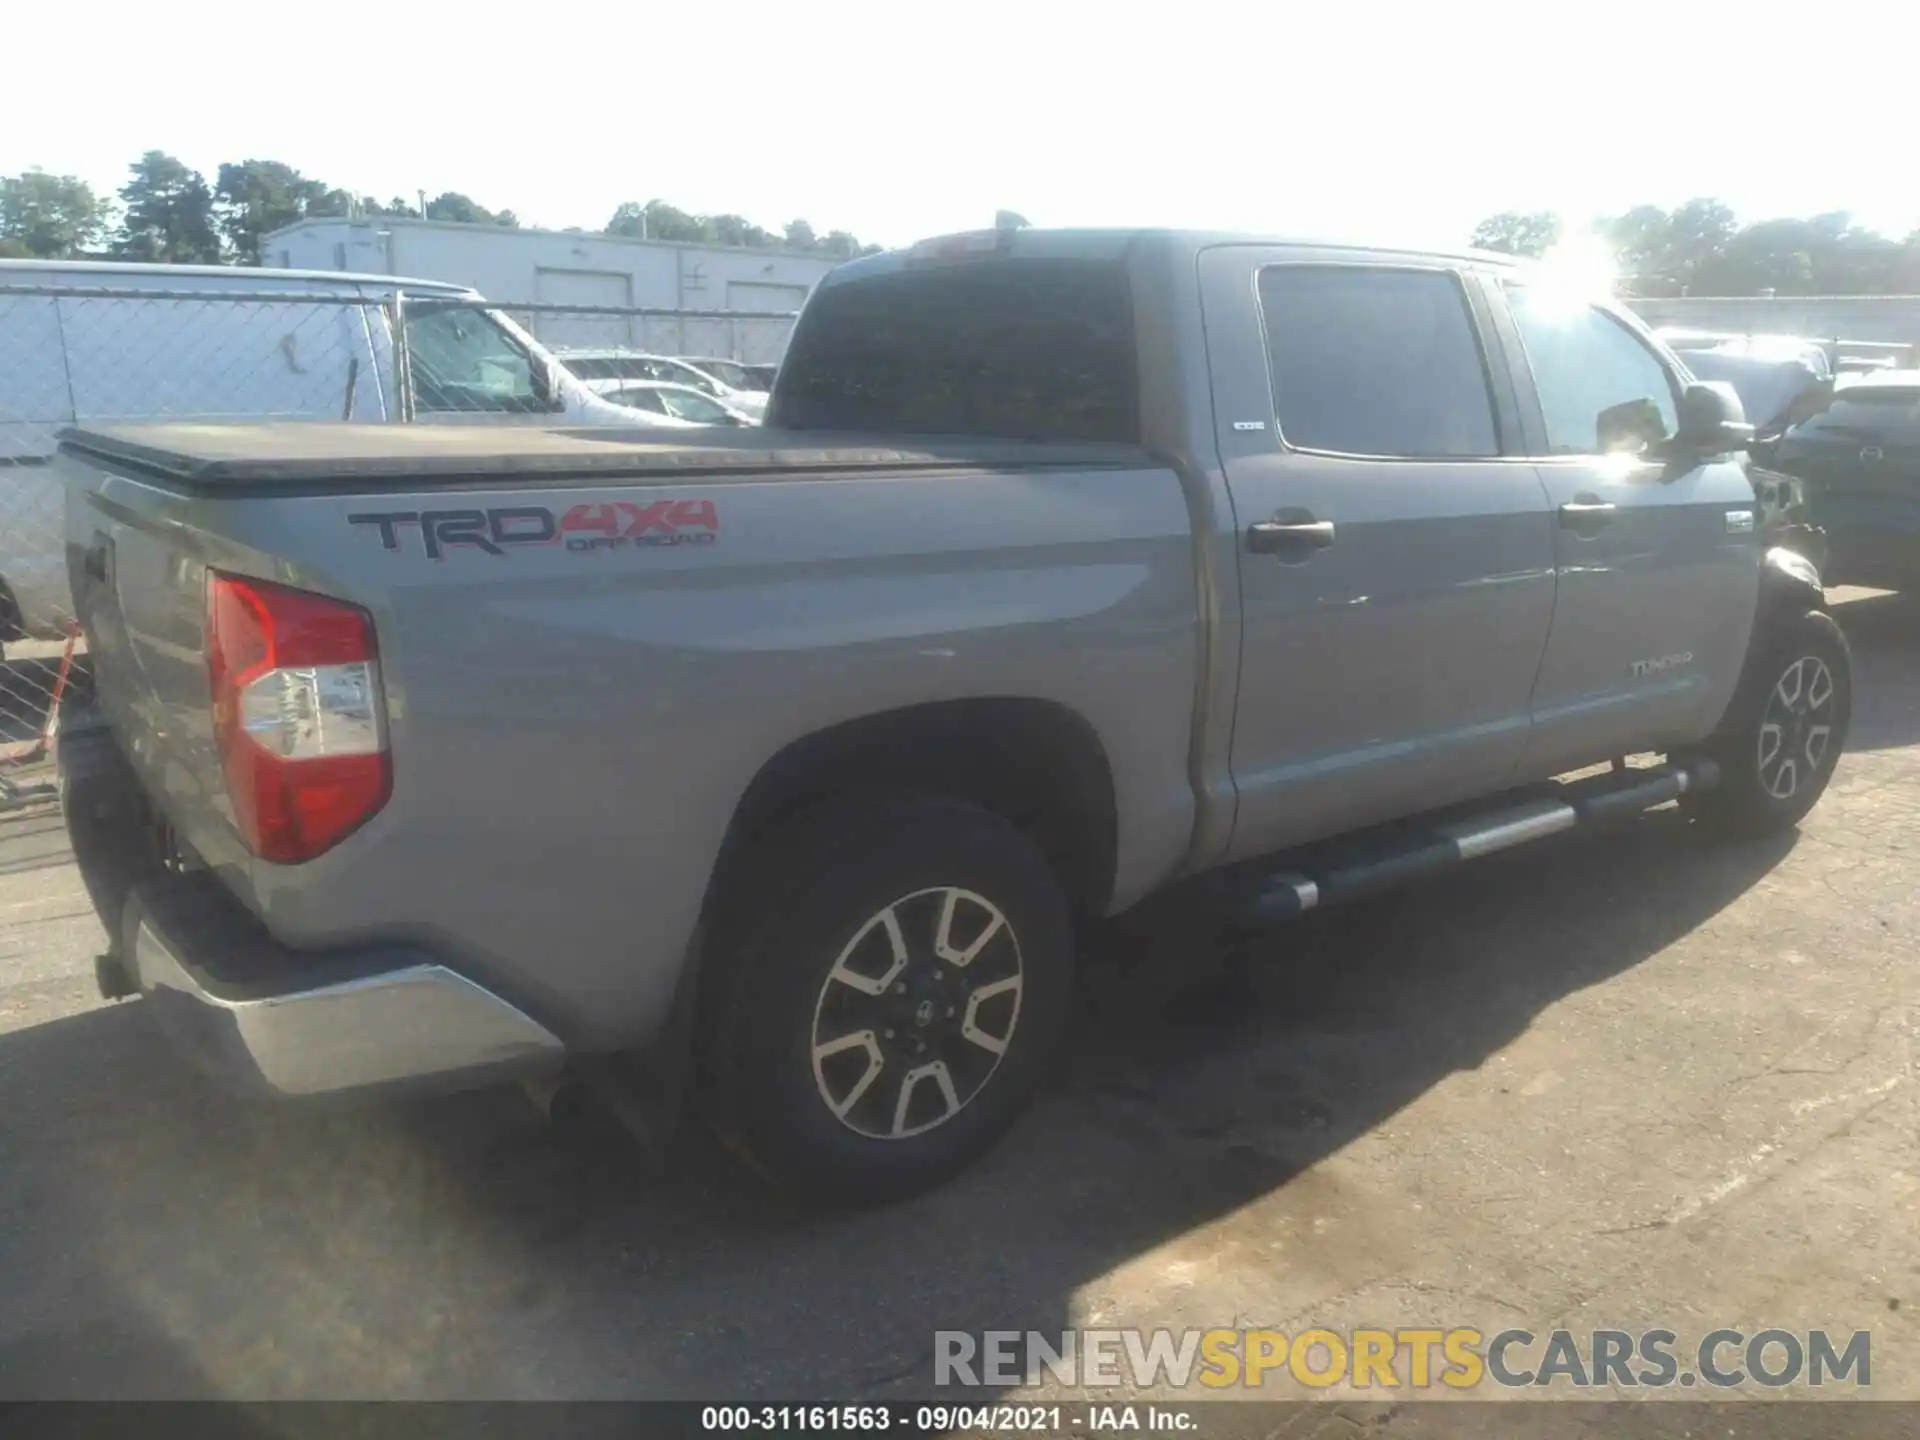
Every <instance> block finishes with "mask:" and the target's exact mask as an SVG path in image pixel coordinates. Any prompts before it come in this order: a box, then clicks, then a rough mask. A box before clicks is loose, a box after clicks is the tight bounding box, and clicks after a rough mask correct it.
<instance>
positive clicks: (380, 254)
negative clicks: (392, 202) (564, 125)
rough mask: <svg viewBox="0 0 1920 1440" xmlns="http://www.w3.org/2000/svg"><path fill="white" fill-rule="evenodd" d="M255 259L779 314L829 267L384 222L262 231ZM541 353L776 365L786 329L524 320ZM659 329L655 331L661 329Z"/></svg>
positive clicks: (565, 296) (567, 235)
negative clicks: (608, 351) (639, 353)
mask: <svg viewBox="0 0 1920 1440" xmlns="http://www.w3.org/2000/svg"><path fill="white" fill-rule="evenodd" d="M260 258H261V263H262V264H265V265H273V266H281V267H285V268H291V269H299V270H350V271H355V272H359V273H362V274H375V275H406V276H412V277H415V278H418V279H422V280H446V281H451V282H453V283H455V284H460V285H470V286H472V287H473V288H474V289H476V290H478V291H479V292H480V293H481V294H483V295H485V296H486V297H487V298H488V299H490V300H498V301H501V302H502V304H503V306H504V307H505V308H507V309H513V308H514V306H515V305H516V304H528V303H532V304H536V305H561V306H566V305H578V306H618V307H625V308H635V309H650V310H670V311H707V312H712V311H730V310H731V311H745V312H756V313H759V314H765V313H766V312H769V311H777V312H782V313H785V314H790V313H791V312H793V311H796V310H798V309H799V308H800V305H801V302H803V301H804V300H805V299H806V298H807V294H808V292H809V291H810V290H812V289H813V286H814V284H815V282H816V281H818V280H819V279H820V277H821V276H822V275H824V274H826V273H827V271H829V270H830V269H832V268H833V266H834V263H835V262H834V261H832V260H827V259H822V258H820V257H818V256H813V255H793V254H787V253H785V252H783V251H778V250H739V249H729V248H725V247H721V246H712V245H680V244H674V243H672V242H668V241H658V240H628V239H624V238H622V237H618V236H612V235H595V234H587V233H584V232H581V231H574V230H509V229H504V228H502V227H500V226H496V225H456V224H449V223H445V222H442V221H435V220H396V219H389V218H386V217H380V218H361V219H324V220H303V221H301V222H299V223H298V224H294V225H288V226H286V227H285V228H283V229H280V230H275V231H272V232H271V233H270V234H268V235H266V236H265V237H264V238H263V239H262V241H261V244H260ZM528 318H529V320H530V323H531V326H532V328H533V330H534V332H535V333H536V334H538V335H539V336H540V338H541V339H542V340H543V341H545V342H547V343H548V344H550V345H635V346H640V347H642V348H647V349H671V350H673V351H675V352H677V353H681V354H727V355H733V356H736V357H737V358H740V359H743V360H772V359H777V358H778V357H779V355H780V352H781V351H782V350H783V349H785V347H786V337H787V331H788V330H789V329H790V328H791V322H790V321H784V320H747V319H742V320H737V321H734V320H726V319H709V320H700V319H692V318H689V319H686V320H684V321H679V322H671V321H669V322H664V323H663V322H661V321H659V320H651V321H649V320H644V319H643V318H642V317H638V316H632V317H629V316H622V315H593V314H571V315H569V314H564V313H554V312H547V313H539V312H535V313H532V314H531V315H530V316H529V317H528ZM663 331H664V333H663Z"/></svg>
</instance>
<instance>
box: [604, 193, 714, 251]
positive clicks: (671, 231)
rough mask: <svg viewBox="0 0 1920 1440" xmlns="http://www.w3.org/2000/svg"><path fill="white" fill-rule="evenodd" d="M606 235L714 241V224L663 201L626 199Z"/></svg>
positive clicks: (684, 241)
mask: <svg viewBox="0 0 1920 1440" xmlns="http://www.w3.org/2000/svg"><path fill="white" fill-rule="evenodd" d="M607 234H609V235H625V236H627V237H629V238H630V239H635V240H677V241H679V242H680V243H682V244H686V245H707V244H711V243H712V242H713V226H712V223H711V222H710V221H709V220H708V219H707V217H706V216H704V215H689V214H688V213H687V212H686V211H684V210H682V209H680V208H678V207H677V206H673V205H669V204H667V202H666V201H664V200H649V201H647V203H646V204H644V205H637V204H635V203H634V202H633V201H631V200H629V201H627V203H626V204H624V205H622V206H621V207H620V208H619V209H618V210H615V211H614V212H613V218H612V219H611V220H609V221H608V222H607Z"/></svg>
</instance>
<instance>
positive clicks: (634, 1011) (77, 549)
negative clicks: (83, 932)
mask: <svg viewBox="0 0 1920 1440" xmlns="http://www.w3.org/2000/svg"><path fill="white" fill-rule="evenodd" d="M1750 438H1751V430H1750V428H1749V427H1747V426H1746V425H1745V424H1744V423H1743V418H1742V415H1741V412H1740V408H1739V402H1738V400H1737V398H1736V397H1734V396H1733V395H1732V394H1731V392H1729V391H1727V390H1724V389H1721V388H1718V387H1716V386H1714V385H1711V384H1702V383H1697V382H1693V381H1692V380H1691V379H1690V377H1688V376H1687V373H1686V372H1685V370H1684V369H1683V368H1682V367H1681V366H1680V365H1679V364H1678V363H1677V362H1676V361H1675V359H1674V357H1673V356H1672V355H1671V354H1670V353H1669V352H1668V351H1667V350H1665V349H1664V348H1663V347H1662V346H1661V345H1660V344H1659V343H1658V342H1657V341H1655V340H1654V339H1653V338H1652V336H1651V335H1650V334H1649V333H1648V331H1647V330H1646V329H1645V328H1644V327H1643V326H1641V325H1640V324H1639V323H1638V322H1637V321H1636V320H1635V319H1634V318H1633V317H1632V316H1631V315H1629V314H1627V313H1625V312H1624V311H1622V310H1621V309H1619V308H1618V307H1616V306H1614V305H1612V304H1610V303H1607V302H1605V301H1595V300H1593V299H1591V298H1589V297H1588V296H1585V295H1583V294H1581V293H1579V292H1577V291H1570V290H1568V289H1566V288H1565V287H1563V286H1561V285H1560V284H1558V283H1557V282H1556V280H1555V279H1554V277H1553V276H1552V275H1551V274H1550V273H1548V272H1543V271H1530V270H1527V269H1523V268H1518V267H1516V266H1513V265H1511V264H1509V263H1507V262H1506V261H1504V260H1502V259H1500V258H1498V257H1492V256H1484V255H1477V254H1429V253H1411V252H1398V251H1386V250H1373V249H1361V248H1342V247H1327V246H1322V245H1307V244H1297V243H1289V242H1285V241H1279V240H1266V239H1257V238H1245V237H1236V236H1227V235H1208V234H1191V233H1172V232H1157V231H1156V232H1128V233H1116V232H1071V231H1044V230H1029V229H1017V230H1004V231H994V232H990V233H985V234H968V235H960V236H954V237H945V238H941V239H938V240H933V241H927V242H922V243H921V244H919V245H917V246H915V247H913V248H911V249H908V250H905V251H899V252H893V253H889V254H886V255H879V256H875V257H872V258H868V259H863V260H859V261H856V262H854V263H851V264H848V265H845V266H842V267H841V268H839V269H837V270H835V271H834V272H833V273H832V274H831V275H830V276H829V277H828V278H827V279H826V280H825V281H824V282H823V283H822V284H821V285H820V287H819V288H818V290H817V291H816V292H815V294H814V295H813V297H812V298H811V299H810V301H809V303H808V304H807V306H806V309H805V311H804V313H803V314H802V316H801V317H800V319H799V321H798V322H797V325H796V329H795V332H794V335H793V338H792V344H791V348H790V350H789V351H788V354H787V358H786V361H785V363H784V364H783V366H782V368H781V371H780V375H779V379H778V382H777V384H776V387H775V390H774V393H773V396H772V399H771V403H770V407H769V412H768V424H767V427H766V428H765V430H764V431H760V432H754V433H741V432H734V433H729V434H726V435H725V436H724V437H723V438H714V439H692V438H688V439H682V438H681V437H679V436H675V437H672V438H671V439H664V438H662V437H660V436H659V435H658V434H657V433H656V434H653V435H647V434H643V433H638V432H636V433H631V434H627V433H621V432H617V431H609V430H591V431H589V430H585V429H575V430H569V429H551V430H542V431H537V432H530V431H525V430H512V431H507V430H436V429H428V428H424V427H422V428H412V427H371V426H369V427H362V426H356V425H348V424H304V425H303V424H279V425H153V426H128V427H119V426H105V427H90V428H81V429H77V430H72V431H69V432H67V434H66V435H65V438H64V441H63V444H62V447H61V451H60V454H59V457H58V461H57V463H58V465H59V467H60V469H61V471H62V472H63V474H64V476H65V483H66V494H67V499H66V506H67V511H66V516H67V518H66V525H67V545H68V555H69V567H70V576H71V580H72V585H73V592H74V595H75V597H76V601H77V608H78V612H79V615H80V617H81V620H82V622H83V624H84V627H85V631H86V637H87V642H88V646H89V649H90V652H91V655H92V657H93V669H94V689H93V694H92V695H91V697H88V698H86V699H85V701H84V703H83V702H82V701H81V700H79V699H76V701H75V704H74V706H73V707H72V709H71V711H70V714H69V716H68V717H67V719H66V721H65V722H64V723H63V730H62V733H61V736H60V741H59V752H60V758H61V765H62V780H63V785H64V787H65V796H66V802H67V805H66V809H67V819H68V825H69V828H70V832H71V836H72V843H73V851H74V854H75V857H76V859H77V860H78V863H79V865H80V868H81V871H82V874H83V875H84V877H85V879H86V881H87V884H88V886H89V888H90V890H91V893H92V895H93V897H94V899H95V901H96V902H97V904H98V907H99V911H100V915H101V918H102V920H103V921H104V922H105V926H106V929H107V932H108V934H109V936H110V937H111V938H110V944H109V947H108V950H107V953H106V954H105V955H104V956H103V957H102V958H101V960H100V962H99V973H100V979H101V985H102V989H103V990H104V991H105V992H106V993H107V994H109V995H116V996H117V995H123V994H124V995H132V994H139V995H143V996H145V997H146V998H145V1002H144V1003H145V1004H146V1005H147V1006H148V1007H149V1008H150V1009H151V1010H152V1011H153V1012H154V1013H155V1015H156V1016H157V1018H158V1019H159V1020H160V1021H162V1022H164V1024H165V1025H166V1027H167V1028H168V1029H169V1030H170V1031H171V1032H172V1034H173V1035H174V1036H175V1038H176V1039H178V1040H179V1041H180V1042H181V1043H182V1044H183V1046H184V1047H185V1048H186V1049H187V1050H188V1051H189V1052H190V1053H191V1054H192V1055H194V1056H197V1057H198V1058H199V1059H201V1060H202V1061H203V1062H205V1063H207V1064H209V1065H211V1066H213V1067H214V1068H215V1069H217V1070H218V1071H220V1072H222V1073H224V1074H226V1075H228V1076H231V1077H233V1078H235V1079H237V1080H239V1081H242V1082H245V1083H247V1084H250V1085H253V1086H255V1087H257V1088H261V1089H264V1090H266V1091H268V1092H273V1093H277V1094H281V1095H312V1094H318V1093H331V1092H341V1091H350V1090H369V1091H370V1090H377V1089H381V1088H384V1087H390V1086H399V1085H407V1084H422V1083H432V1084H440V1085H474V1084H480V1083H485V1082H490V1081H493V1080H496V1079H502V1078H508V1077H513V1078H519V1079H522V1080H525V1081H528V1082H530V1083H533V1082H540V1081H545V1080H550V1079H551V1077H554V1076H557V1075H560V1074H563V1073H566V1074H583V1073H584V1074H594V1073H598V1074H601V1075H603V1076H604V1075H605V1074H608V1073H614V1072H617V1073H620V1074H624V1075H638V1074H644V1075H648V1076H655V1077H659V1076H668V1077H679V1078H678V1082H677V1084H673V1085H670V1084H668V1083H667V1082H666V1081H661V1082H660V1083H659V1084H658V1085H656V1086H655V1088H654V1090H653V1091H650V1092H648V1093H652V1094H656V1095H662V1094H664V1095H675V1094H680V1093H684V1094H685V1095H686V1096H687V1099H688V1101H689V1102H690V1104H691V1105H692V1106H693V1107H694V1108H695V1109H696V1110H697V1111H699V1112H700V1113H703V1114H704V1115H706V1116H707V1117H710V1119H711V1121H712V1123H713V1124H714V1125H715V1126H716V1127H717V1128H718V1130H719V1131H720V1132H721V1133H722V1134H723V1135H724V1136H725V1137H727V1138H728V1139H729V1140H730V1141H731V1142H732V1143H733V1144H734V1146H735V1147H736V1148H737V1149H739V1150H740V1151H741V1152H743V1153H744V1154H745V1155H746V1156H747V1157H749V1158H750V1159H751V1161H752V1162H753V1163H754V1164H755V1165H756V1166H757V1167H758V1168H759V1169H760V1170H762V1171H763V1172H765V1173H767V1174H769V1175H771V1176H773V1177H775V1178H776V1179H778V1180H779V1181H782V1182H784V1183H786V1184H788V1185H790V1186H792V1187H794V1188H795V1189H796V1190H797V1191H799V1192H800V1193H801V1194H804V1195H810V1196H814V1197H825V1198H828V1199H835V1200H847V1201H862V1200H877V1199H883V1198H886V1197H894V1196H900V1195H904V1194H907V1193H909V1192H912V1191H915V1190H917V1189H920V1188H922V1187H925V1186H927V1185H929V1184H931V1183H933V1182H936V1181H938V1180H940V1179H941V1178H943V1177H945V1176H948V1175H950V1174H952V1173H953V1172H955V1171H956V1170H957V1169H959V1168H960V1167H961V1166H963V1165H964V1164H966V1163H967V1162H968V1161H969V1160H970V1159H972V1158H973V1157H975V1156H977V1155H979V1154H980V1153H981V1152H982V1151H983V1150H984V1149H985V1148H986V1147H988V1146H989V1145H990V1144H992V1143H993V1141H994V1140H995V1139H996V1137H998V1136H999V1135H1000V1134H1001V1133H1002V1132H1003V1131H1004V1130H1005V1129H1006V1128H1007V1126H1008V1125H1009V1124H1010V1123H1011V1122H1012V1120H1013V1119H1014V1117H1015V1115H1016V1113H1017V1112H1018V1111H1019V1109H1020V1107H1021V1105H1022V1103H1023V1102H1025V1101H1026V1100H1027V1099H1028V1098H1029V1097H1030V1095H1031V1094H1032V1093H1033V1091H1034V1089H1035V1086H1036V1084H1037V1083H1039V1081H1040V1079H1041V1077H1042V1075H1043V1072H1044V1069H1045V1067H1046V1065H1047V1063H1048V1060H1049V1058H1050V1056H1051V1055H1052V1054H1053V1052H1054V1051H1055V1050H1056V1048H1057V1046H1058V1044H1059V1043H1060V1041H1061V1038H1062V1027H1063V1023H1064V1022H1065V1020H1066V1018H1067V1015H1068V1010H1069V1004H1070V991H1071V984H1072V980H1073V972H1074V963H1075V937H1076V935H1081V934H1084V933H1087V928H1088V925H1089V923H1091V922H1095V921H1098V920H1099V919H1101V917H1107V916H1113V915H1115V914H1117V913H1118V912H1121V911H1125V910H1127V909H1128V908H1129V907H1132V906H1134V905H1136V904H1137V903H1138V902H1140V901H1141V900H1142V899H1143V897H1146V896H1148V895H1149V894H1151V893H1153V892H1155V891H1156V890H1159V889H1161V888H1163V887H1167V886H1170V885H1171V884H1173V883H1174V882H1176V881H1184V880H1189V879H1192V878H1194V877H1198V876H1201V875H1202V874H1203V873H1210V874H1214V875H1216V876H1223V875H1230V876H1233V877H1235V880H1234V887H1235V888H1234V889H1233V894H1234V895H1235V896H1237V897H1238V899H1237V900H1236V902H1235V903H1244V904H1245V905H1246V907H1247V913H1248V914H1249V915H1250V916H1253V917H1255V918H1258V919H1262V920H1280V919H1283V918H1284V917H1286V916H1289V915H1294V914H1298V913H1300V912H1302V911H1306V910H1310V909H1312V908H1313V907H1315V906H1324V905H1331V904H1335V903H1338V902H1342V901H1346V900H1350V899H1354V898H1357V897H1361V896H1365V895H1368V894H1370V893H1373V892H1375V891H1377V890H1379V889H1380V888H1382V887H1384V886H1386V885H1389V884H1392V883H1397V882H1399V881H1403V880H1406V879H1409V878H1411V877H1415V876H1428V875H1433V874H1436V873H1438V872H1441V871H1444V870H1446V869H1447V868H1448V867H1450V866H1454V865H1458V864H1461V863H1464V862H1466V861H1468V860H1471V859H1473V858H1475V857H1478V856H1482V855H1485V854H1488V853H1490V852H1494V851H1498V850H1501V849H1503V848H1506V847H1510V846H1514V845H1518V844H1521V843H1524V842H1529V841H1533V840H1536V839H1540V838H1542V837H1546V836H1551V835H1556V834H1559V833H1561V832H1564V831H1569V830H1573V829H1575V828H1578V827H1585V826H1588V825H1590V824H1595V823H1598V822H1601V821H1604V820H1605V819H1607V818H1608V817H1610V816H1616V815H1631V814H1634V813H1637V812H1639V811H1642V810H1645V809H1647V808H1650V807H1653V806H1657V805H1662V804H1665V803H1667V802H1670V801H1678V802H1679V804H1680V805H1681V806H1682V807H1684V808H1685V810H1686V811H1687V812H1688V813H1690V815H1691V816H1692V817H1693V823H1695V824H1697V825H1699V826H1701V827H1711V828H1713V829H1716V830H1723V831H1728V832H1755V831H1769V830H1775V829H1778V828H1781V827H1786V826H1791V825H1793V824H1795V823H1796V822H1797V821H1798V820H1799V819H1800V818H1801V817H1802V816H1803V815H1805V814H1806V812H1807V811H1808V809H1809V807H1811V806H1812V805H1813V804H1814V803H1815V801H1816V799H1817V798H1818V797H1819V795H1820V794H1821V792H1822V790H1823V789H1824V788H1825V786H1826V785H1827V783H1828V780H1829V777H1830V776H1831V775H1832V774H1833V770H1834V765H1835V762H1836V761H1837V760H1838V758H1839V756H1840V753H1841V749H1842V746H1843V743H1844V740H1845V737H1846V733H1847V722H1848V712H1849V703H1850V694H1851V690H1850V678H1849V677H1850V667H1849V659H1848V650H1847V645H1846V643H1845V641H1844V639H1843V638H1842V636H1841V633H1840V631H1839V629H1838V628H1837V627H1836V625H1835V624H1834V621H1833V620H1832V619H1831V618H1830V616H1829V615H1828V614H1827V612H1826V609H1825V606H1824V601H1823V595H1822V590H1821V585H1820V580H1819V576H1818V574H1817V573H1816V571H1815V570H1814V568H1813V566H1812V565H1811V564H1809V563H1808V562H1807V561H1806V560H1805V559H1804V558H1803V557H1800V556H1798V555H1795V554H1792V553H1790V552H1788V551H1785V550H1783V549H1778V548H1770V547H1769V546H1768V545H1767V544H1766V543H1765V539H1764V536H1763V534H1762V531H1761V527H1760V526H1759V524H1758V521H1757V508H1758V507H1757V501H1756V497H1755V493H1754V489H1753V485H1752V483H1751V482H1750V480H1749V477H1748V460H1747V456H1746V453H1745V447H1746V445H1747V444H1748V442H1749V440H1750ZM1629 757H1642V758H1640V759H1639V760H1638V761H1637V762H1636V763H1634V764H1627V763H1625V762H1626V761H1627V759H1628V758H1629ZM1609 762H1611V763H1610V764H1609ZM1196 883H1198V882H1196ZM650 1083H651V1082H650ZM628 1093H636V1094H637V1093H639V1084H638V1082H634V1088H633V1089H631V1090H630V1091H629V1092H628ZM649 1113H657V1111H656V1112H649Z"/></svg>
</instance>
